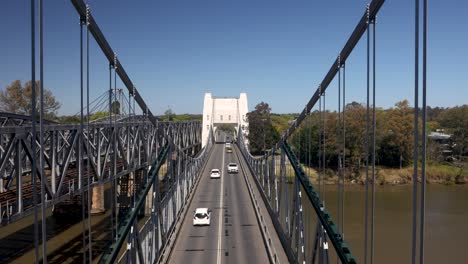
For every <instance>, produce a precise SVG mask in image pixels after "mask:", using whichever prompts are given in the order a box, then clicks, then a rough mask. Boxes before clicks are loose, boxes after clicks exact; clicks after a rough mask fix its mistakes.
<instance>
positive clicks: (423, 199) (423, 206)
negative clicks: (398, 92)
mask: <svg viewBox="0 0 468 264" xmlns="http://www.w3.org/2000/svg"><path fill="white" fill-rule="evenodd" d="M422 41H423V54H422V56H423V60H422V63H423V65H422V67H423V70H422V71H423V72H422V86H423V87H422V93H423V94H422V136H421V140H422V151H421V152H422V153H421V214H420V217H421V218H420V221H421V223H420V237H419V243H420V248H419V258H420V259H419V263H420V264H423V263H424V224H425V223H424V222H425V216H426V126H427V123H426V122H427V120H426V113H427V107H426V97H427V92H426V87H427V83H426V79H427V0H423V39H422Z"/></svg>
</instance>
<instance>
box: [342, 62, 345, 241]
mask: <svg viewBox="0 0 468 264" xmlns="http://www.w3.org/2000/svg"><path fill="white" fill-rule="evenodd" d="M342 107H343V176H342V179H341V181H342V182H341V185H342V188H341V192H342V194H341V218H342V221H341V233H342V236H343V239H344V222H345V211H344V199H345V177H346V64H345V63H343V106H342Z"/></svg>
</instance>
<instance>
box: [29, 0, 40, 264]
mask: <svg viewBox="0 0 468 264" xmlns="http://www.w3.org/2000/svg"><path fill="white" fill-rule="evenodd" d="M35 21H36V20H35V1H34V0H31V99H32V100H31V119H32V128H31V131H32V135H31V150H32V153H36V133H37V131H36V111H37V110H36V41H35V38H36V30H35V29H36V23H35ZM31 166H32V172H31V173H32V176H31V177H32V184H33V205H34V261H35V263H36V264H38V263H39V225H38V210H37V204H38V199H37V178H36V177H37V171H36V168H37V159H36V155H34V156H33V157H32V158H31Z"/></svg>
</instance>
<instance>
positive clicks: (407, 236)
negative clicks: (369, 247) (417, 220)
mask: <svg viewBox="0 0 468 264" xmlns="http://www.w3.org/2000/svg"><path fill="white" fill-rule="evenodd" d="M369 192H370V188H369ZM345 196H346V198H345V226H344V230H345V232H344V237H345V240H346V241H347V242H348V243H349V244H350V246H351V249H352V252H353V254H354V256H356V257H357V259H358V260H359V262H360V263H364V262H363V259H362V256H363V255H364V237H365V236H364V208H365V206H364V204H365V187H363V186H354V185H353V186H347V187H346V194H345ZM324 197H325V204H326V206H327V208H328V210H329V211H330V212H331V213H332V215H333V219H334V220H335V223H336V222H337V211H336V209H337V187H336V186H331V185H328V186H326V191H325V196H324ZM375 202H376V205H375V208H376V209H375V243H374V247H375V258H374V263H411V241H412V240H411V239H412V238H411V236H412V186H411V185H406V186H378V187H376V198H375ZM369 204H370V199H369ZM304 206H305V207H306V208H305V212H306V220H305V225H306V231H308V230H312V229H314V228H311V226H312V225H314V224H313V222H315V221H313V220H312V219H315V213H313V212H311V210H310V207H309V206H307V205H304ZM307 207H309V210H307ZM467 225H468V185H453V186H445V185H438V184H433V185H427V193H426V227H425V230H426V232H425V263H466V252H465V250H464V248H465V246H466V242H468V226H467ZM369 226H370V223H369ZM309 232H310V231H309ZM306 243H309V245H306V248H307V249H308V251H309V252H311V244H312V243H313V242H311V241H306ZM331 251H333V249H331ZM309 254H310V253H309ZM330 255H331V257H332V259H334V256H332V255H334V254H330ZM334 262H335V261H334V260H333V261H332V262H331V263H334Z"/></svg>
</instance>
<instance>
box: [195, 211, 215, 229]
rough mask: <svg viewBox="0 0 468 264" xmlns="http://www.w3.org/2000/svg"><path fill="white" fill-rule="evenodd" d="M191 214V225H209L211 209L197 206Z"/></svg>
mask: <svg viewBox="0 0 468 264" xmlns="http://www.w3.org/2000/svg"><path fill="white" fill-rule="evenodd" d="M194 213H195V214H194V215H193V225H194V226H203V225H210V216H211V210H210V209H208V208H197V209H195V211H194Z"/></svg>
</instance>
